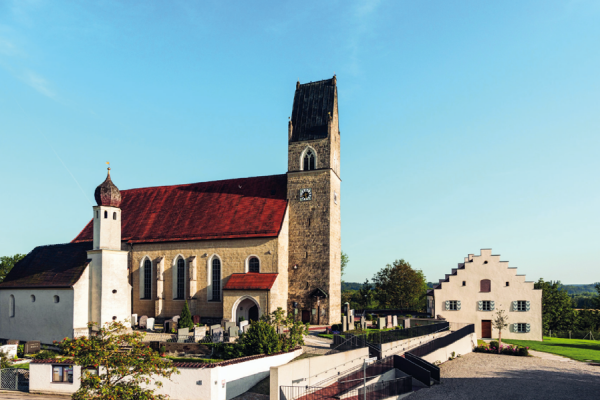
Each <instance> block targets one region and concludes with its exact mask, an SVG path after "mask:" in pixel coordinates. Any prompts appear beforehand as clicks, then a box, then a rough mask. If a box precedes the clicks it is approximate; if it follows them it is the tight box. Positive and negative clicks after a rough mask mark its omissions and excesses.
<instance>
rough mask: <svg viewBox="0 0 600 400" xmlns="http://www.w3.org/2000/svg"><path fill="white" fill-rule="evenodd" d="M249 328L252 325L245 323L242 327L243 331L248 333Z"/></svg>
mask: <svg viewBox="0 0 600 400" xmlns="http://www.w3.org/2000/svg"><path fill="white" fill-rule="evenodd" d="M248 329H250V325H244V327H243V328H242V332H244V333H246V332H248Z"/></svg>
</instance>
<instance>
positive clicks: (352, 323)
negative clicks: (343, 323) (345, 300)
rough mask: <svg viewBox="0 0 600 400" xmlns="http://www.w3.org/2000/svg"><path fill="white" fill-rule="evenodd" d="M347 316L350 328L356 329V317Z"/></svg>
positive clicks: (351, 329)
mask: <svg viewBox="0 0 600 400" xmlns="http://www.w3.org/2000/svg"><path fill="white" fill-rule="evenodd" d="M347 318H348V330H349V331H353V330H354V317H353V316H348V317H347Z"/></svg>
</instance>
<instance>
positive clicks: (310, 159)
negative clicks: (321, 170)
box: [302, 149, 317, 171]
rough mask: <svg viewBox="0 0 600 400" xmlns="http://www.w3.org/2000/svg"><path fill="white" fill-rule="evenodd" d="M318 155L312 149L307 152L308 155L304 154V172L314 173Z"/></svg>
mask: <svg viewBox="0 0 600 400" xmlns="http://www.w3.org/2000/svg"><path fill="white" fill-rule="evenodd" d="M316 159H317V157H316V155H315V152H314V151H313V150H312V149H308V150H306V153H304V161H303V168H302V169H303V170H304V171H312V170H313V169H316V168H315V164H316Z"/></svg>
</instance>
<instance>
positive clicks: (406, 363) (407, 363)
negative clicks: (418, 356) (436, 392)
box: [393, 356, 431, 386]
mask: <svg viewBox="0 0 600 400" xmlns="http://www.w3.org/2000/svg"><path fill="white" fill-rule="evenodd" d="M393 357H394V367H396V368H397V369H399V370H400V371H402V372H404V373H406V374H408V375H410V376H412V377H413V378H415V379H416V380H418V381H419V382H421V383H423V384H424V385H426V386H431V372H429V370H427V369H425V368H423V367H421V366H420V365H417V364H416V363H414V362H412V361H411V360H409V359H407V358H404V357H400V356H393Z"/></svg>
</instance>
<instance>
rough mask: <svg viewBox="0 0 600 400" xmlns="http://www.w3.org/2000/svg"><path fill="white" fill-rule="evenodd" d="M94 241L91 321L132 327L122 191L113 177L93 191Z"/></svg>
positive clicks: (90, 292) (91, 253)
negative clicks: (123, 230)
mask: <svg viewBox="0 0 600 400" xmlns="http://www.w3.org/2000/svg"><path fill="white" fill-rule="evenodd" d="M94 198H95V199H96V203H97V204H98V205H97V206H94V207H93V209H94V216H93V221H94V240H93V247H92V250H90V251H88V258H89V259H91V260H92V262H91V263H90V273H89V276H90V289H89V296H90V297H89V298H90V301H89V310H88V312H89V320H90V321H91V322H92V321H93V322H96V323H97V324H100V325H103V324H104V323H106V322H112V321H120V322H125V323H126V325H128V326H129V320H130V318H131V286H130V285H129V281H128V271H127V265H128V264H127V255H128V252H127V251H122V250H121V209H120V208H119V207H120V206H121V192H119V189H118V188H117V187H116V186H115V184H114V183H113V182H112V180H111V178H110V168H108V176H107V177H106V180H105V181H104V182H103V183H102V184H101V185H100V186H98V187H97V188H96V191H95V192H94Z"/></svg>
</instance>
